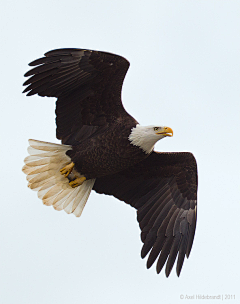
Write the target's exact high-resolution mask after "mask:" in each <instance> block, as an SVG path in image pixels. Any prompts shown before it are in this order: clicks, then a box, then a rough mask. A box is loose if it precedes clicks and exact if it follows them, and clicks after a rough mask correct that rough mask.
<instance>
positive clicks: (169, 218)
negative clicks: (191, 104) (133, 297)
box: [23, 49, 197, 277]
mask: <svg viewBox="0 0 240 304" xmlns="http://www.w3.org/2000/svg"><path fill="white" fill-rule="evenodd" d="M29 65H30V66H33V68H32V69H31V70H29V71H28V72H27V73H26V74H25V76H26V77H29V78H28V79H27V81H25V83H24V85H25V86H26V88H25V90H24V91H23V92H24V93H25V92H28V93H27V96H31V95H34V94H38V95H39V96H48V97H56V98H57V101H56V125H57V130H56V136H57V138H58V139H60V140H61V142H62V144H54V143H48V142H42V141H37V140H33V139H30V140H29V148H28V153H29V156H27V157H26V158H25V166H24V167H23V172H24V173H25V174H26V175H27V180H28V187H29V188H30V189H33V190H36V191H38V197H39V198H41V199H42V201H43V203H44V204H45V205H47V206H53V207H54V209H56V210H65V211H66V212H67V213H73V214H74V215H75V216H78V217H79V216H80V215H81V213H82V211H83V208H84V206H85V204H86V202H87V200H88V197H89V195H90V192H91V191H92V190H95V191H96V192H97V193H102V194H106V195H113V196H114V197H116V198H117V199H119V200H121V201H124V202H125V203H127V204H129V205H131V206H132V207H134V208H135V209H136V210H137V221H138V223H139V226H140V229H141V240H142V242H143V247H142V251H141V257H142V258H144V257H145V256H146V255H147V254H148V253H149V255H148V259H147V268H150V267H151V266H152V264H153V263H154V262H155V261H156V260H157V264H156V269H157V273H159V272H160V271H161V270H162V268H163V266H164V265H165V264H166V267H165V273H166V276H167V277H168V276H169V274H170V272H171V270H172V268H173V265H174V263H175V260H177V265H176V271H177V275H178V276H179V275H180V272H181V269H182V265H183V262H184V259H185V256H186V257H189V254H190V251H191V248H192V243H193V239H194V234H195V228H196V219H197V164H196V160H195V158H194V156H193V154H192V153H188V152H172V153H171V152H168V153H163V152H156V151H154V145H155V143H156V142H157V141H158V140H160V139H163V138H164V137H171V136H172V135H173V130H172V129H171V128H169V127H166V126H161V125H160V126H153V125H150V126H142V125H140V124H139V123H138V122H137V121H136V120H135V119H134V118H133V117H132V116H131V115H129V114H128V113H127V112H126V110H125V109H124V107H123V104H122V100H121V91H122V85H123V80H124V78H125V75H126V73H127V70H128V68H129V62H128V61H127V60H126V59H125V58H123V57H121V56H118V55H115V54H111V53H107V52H100V51H92V50H86V49H57V50H52V51H50V52H47V53H46V54H45V57H43V58H40V59H37V60H35V61H33V62H31V63H30V64H29Z"/></svg>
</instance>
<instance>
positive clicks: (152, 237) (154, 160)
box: [93, 152, 197, 276]
mask: <svg viewBox="0 0 240 304" xmlns="http://www.w3.org/2000/svg"><path fill="white" fill-rule="evenodd" d="M93 189H94V190H95V191H96V192H98V193H104V194H108V195H114V196H115V197H116V198H118V199H119V200H122V201H125V202H126V203H127V204H130V205H131V206H133V207H134V208H136V209H137V220H138V222H139V225H140V228H141V231H142V232H141V239H142V242H143V243H144V245H143V247H142V252H141V256H142V258H144V257H145V256H146V255H147V254H148V252H149V251H150V250H151V252H150V254H149V256H148V261H147V268H149V267H151V266H152V264H153V263H154V261H155V260H156V259H158V261H157V273H159V272H160V271H161V269H162V267H163V266H164V264H165V263H166V261H167V264H166V269H165V270H166V276H169V274H170V272H171V270H172V267H173V265H174V262H175V260H176V258H177V256H178V260H177V275H178V276H179V275H180V272H181V268H182V265H183V262H184V258H185V256H187V257H189V254H190V251H191V248H192V243H193V239H194V233H195V228H196V219H197V164H196V161H195V158H194V156H193V155H192V154H191V153H185V152H183V153H156V152H153V153H152V154H151V155H150V156H149V157H148V158H146V159H145V160H144V161H143V162H141V163H139V164H137V165H135V166H133V167H131V168H130V169H128V170H125V171H123V172H119V173H117V174H114V175H111V176H106V177H102V178H98V179H97V180H96V182H95V185H94V187H93Z"/></svg>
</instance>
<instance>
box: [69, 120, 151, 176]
mask: <svg viewBox="0 0 240 304" xmlns="http://www.w3.org/2000/svg"><path fill="white" fill-rule="evenodd" d="M126 123H127V124H128V127H127V128H126ZM135 126H136V123H135V122H134V121H133V122H132V123H131V124H129V119H128V120H127V121H123V120H120V121H118V122H117V123H116V124H114V125H111V126H109V127H108V128H107V129H106V130H105V132H104V133H102V132H101V133H99V134H97V135H95V136H93V137H91V138H87V139H86V140H84V141H83V142H81V144H79V145H77V146H73V149H72V150H70V151H68V152H67V154H68V155H69V156H70V157H71V160H72V161H73V162H74V163H75V169H77V171H78V172H79V173H80V174H82V175H84V176H85V177H86V178H87V179H91V178H98V177H102V176H106V175H109V174H114V173H117V172H120V171H123V170H125V169H127V168H129V167H131V166H133V165H135V164H136V163H138V162H141V161H142V160H144V159H145V158H146V157H148V154H146V153H144V152H143V150H142V149H140V148H139V147H136V146H133V145H132V144H131V143H130V141H129V139H128V137H129V135H130V133H131V129H132V128H133V127H135Z"/></svg>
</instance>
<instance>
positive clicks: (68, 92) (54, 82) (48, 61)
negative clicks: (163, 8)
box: [23, 49, 133, 145]
mask: <svg viewBox="0 0 240 304" xmlns="http://www.w3.org/2000/svg"><path fill="white" fill-rule="evenodd" d="M29 65H30V66H37V67H35V68H33V69H31V70H30V71H28V72H27V73H26V74H25V75H24V76H26V77H28V76H31V77H30V78H29V79H28V80H27V81H26V82H25V83H24V85H26V86H27V87H26V89H25V90H24V91H23V92H24V93H25V92H28V94H27V95H28V96H30V95H34V94H38V95H40V96H49V97H57V98H58V99H57V104H56V115H57V117H56V123H57V138H58V139H61V140H62V142H63V143H64V144H70V145H76V144H78V143H79V142H80V141H82V140H84V139H85V138H87V137H89V136H91V135H92V134H93V133H95V132H97V131H98V130H99V128H106V127H107V125H109V124H111V123H114V121H116V119H117V118H119V117H123V116H124V117H127V116H129V119H133V118H132V117H131V116H130V115H128V114H127V112H126V111H125V110H124V107H123V105H122V101H121V90H122V84H123V80H124V77H125V75H126V73H127V70H128V68H129V62H128V61H127V60H126V59H125V58H123V57H120V56H117V55H114V54H110V53H105V52H98V51H91V50H84V49H58V50H53V51H50V52H47V53H46V54H45V57H43V58H40V59H37V60H35V61H33V62H31V63H30V64H29Z"/></svg>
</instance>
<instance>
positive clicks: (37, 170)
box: [23, 139, 95, 216]
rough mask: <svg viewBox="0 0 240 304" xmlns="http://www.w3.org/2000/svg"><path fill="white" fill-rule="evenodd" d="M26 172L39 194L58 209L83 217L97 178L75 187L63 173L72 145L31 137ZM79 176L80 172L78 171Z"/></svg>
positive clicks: (25, 160)
mask: <svg viewBox="0 0 240 304" xmlns="http://www.w3.org/2000/svg"><path fill="white" fill-rule="evenodd" d="M29 145H30V146H29V147H28V153H29V156H27V157H26V158H25V159H24V162H25V166H24V167H23V172H24V173H25V174H26V175H27V180H28V187H29V188H30V189H32V190H37V191H38V197H39V198H41V199H42V201H43V203H44V204H45V205H47V206H53V208H54V209H55V210H64V211H65V212H67V213H68V214H70V213H73V214H74V215H75V216H80V215H81V213H82V211H83V208H84V206H85V204H86V202H87V200H88V197H89V195H90V193H91V190H92V188H93V185H94V182H95V179H91V180H86V181H85V182H84V183H83V184H82V185H81V186H78V187H76V188H72V187H71V186H70V185H69V180H68V178H66V177H64V176H63V175H61V173H60V169H62V168H63V167H64V166H65V165H67V164H69V163H70V162H71V159H70V157H69V156H67V155H66V154H65V153H66V151H68V150H70V149H71V146H67V145H59V144H53V143H47V142H43V141H38V140H34V139H29ZM75 174H76V175H77V176H78V177H81V175H80V174H79V173H77V172H75Z"/></svg>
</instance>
